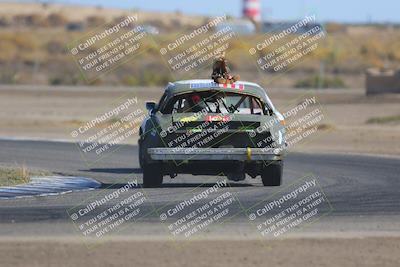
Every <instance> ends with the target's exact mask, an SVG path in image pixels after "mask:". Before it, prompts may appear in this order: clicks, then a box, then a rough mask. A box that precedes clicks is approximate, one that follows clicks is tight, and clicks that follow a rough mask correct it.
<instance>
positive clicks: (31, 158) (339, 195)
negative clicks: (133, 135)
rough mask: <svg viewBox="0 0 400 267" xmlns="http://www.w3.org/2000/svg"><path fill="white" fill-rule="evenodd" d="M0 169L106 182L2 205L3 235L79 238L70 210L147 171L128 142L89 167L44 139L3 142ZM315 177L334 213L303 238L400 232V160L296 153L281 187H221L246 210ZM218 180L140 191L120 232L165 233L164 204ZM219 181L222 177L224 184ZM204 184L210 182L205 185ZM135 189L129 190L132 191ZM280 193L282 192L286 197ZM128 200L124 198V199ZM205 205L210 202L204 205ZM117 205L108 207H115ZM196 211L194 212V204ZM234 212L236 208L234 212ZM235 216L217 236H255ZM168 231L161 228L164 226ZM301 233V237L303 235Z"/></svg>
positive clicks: (183, 179) (181, 180)
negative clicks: (137, 213) (133, 216)
mask: <svg viewBox="0 0 400 267" xmlns="http://www.w3.org/2000/svg"><path fill="white" fill-rule="evenodd" d="M0 163H1V164H15V163H18V164H25V165H26V166H28V167H30V168H38V169H47V170H50V171H53V172H55V173H59V174H64V175H79V176H86V177H90V178H94V179H96V180H98V181H100V182H102V183H104V186H103V189H101V190H96V191H89V192H76V193H70V194H66V195H60V196H50V197H36V198H25V199H14V200H1V201H0V235H1V236H7V235H8V236H18V235H21V236H26V235H77V234H78V233H77V231H76V229H74V227H73V224H72V221H71V219H70V218H69V216H68V214H67V212H66V211H67V210H68V209H70V208H72V207H75V206H77V205H82V203H87V202H88V201H87V199H88V198H90V197H92V196H93V195H94V194H97V193H99V194H104V195H105V194H107V193H110V192H113V191H115V190H116V189H118V188H119V187H121V186H123V185H125V184H126V182H127V181H132V180H134V179H137V180H138V182H139V184H140V183H141V177H142V173H141V170H140V168H139V166H138V158H137V147H136V146H133V145H122V146H121V147H120V148H119V149H118V150H117V151H115V152H114V153H112V154H110V155H108V156H107V157H104V158H102V159H101V160H100V161H98V162H96V163H95V164H93V165H90V166H89V165H88V164H87V163H86V162H85V161H84V160H83V159H82V157H81V155H80V152H79V150H78V148H77V146H76V145H75V144H73V143H62V142H43V141H7V140H2V141H0ZM310 174H312V175H313V176H314V177H316V178H317V181H318V183H319V185H320V186H321V188H322V190H323V192H324V193H325V195H326V198H327V199H328V200H329V202H330V204H331V207H332V209H329V210H328V207H327V206H326V208H323V209H322V210H320V212H321V214H325V215H326V216H324V217H322V218H321V219H320V220H319V221H318V222H317V223H313V224H312V225H310V226H308V227H306V228H305V229H303V230H301V231H303V232H305V233H322V232H330V233H337V232H342V231H344V232H371V233H372V232H389V233H398V232H399V230H400V223H399V221H400V220H399V218H400V205H399V203H400V193H399V192H400V191H399V189H400V159H396V158H387V157H374V156H358V155H340V154H308V153H291V154H289V155H288V156H287V158H286V161H285V168H284V184H283V186H282V187H274V188H266V187H263V186H262V184H261V181H260V179H251V178H247V179H246V180H245V181H242V182H238V183H233V182H232V183H230V187H228V188H223V189H221V190H224V191H229V192H232V193H234V194H235V196H236V197H237V199H239V200H240V202H241V204H242V205H243V206H245V207H251V206H252V205H254V204H256V203H258V202H259V201H260V200H263V199H266V198H268V197H269V196H272V195H273V194H274V193H277V192H278V191H282V190H283V191H282V192H285V190H286V189H285V188H286V187H287V186H289V185H290V184H291V183H293V182H296V181H298V179H299V178H301V177H304V176H307V175H310ZM217 179H218V178H217V177H204V176H191V175H178V177H176V178H175V179H172V180H171V179H170V178H169V177H166V178H164V186H163V187H162V188H159V189H141V188H137V189H133V190H141V191H142V192H144V193H145V195H146V196H147V201H146V202H145V204H144V205H143V206H142V212H143V214H145V216H144V217H142V218H141V219H140V220H138V221H137V222H135V223H131V224H130V227H127V228H124V229H128V230H126V231H125V230H124V231H119V232H118V233H115V234H132V235H146V234H149V233H151V234H165V233H166V232H168V231H166V229H165V224H162V223H161V222H160V220H159V214H160V212H162V210H160V208H161V207H164V206H165V205H168V203H171V202H174V203H175V202H176V201H179V200H185V199H186V198H187V197H186V196H187V194H188V193H189V192H190V191H192V190H199V187H200V190H201V188H207V187H210V186H213V185H214V183H215V182H216V181H217ZM220 179H221V177H219V180H220ZM204 183H206V184H204ZM132 192H133V191H132V190H130V191H129V192H128V193H125V194H126V196H129V194H132ZM282 192H280V193H279V194H283V193H282ZM126 196H125V197H126ZM198 204H199V205H201V204H204V202H200V203H198ZM111 205H112V202H110V203H109V206H111ZM193 208H194V207H193ZM233 209H234V208H233ZM233 212H234V213H235V214H236V216H235V217H233V218H232V219H230V220H229V221H228V222H227V223H226V224H225V225H224V227H221V228H219V229H218V230H213V231H214V232H213V231H211V230H210V231H209V232H210V233H211V234H224V233H227V234H230V233H231V231H234V233H235V234H240V233H241V232H243V233H253V232H254V233H255V232H256V231H255V228H254V227H253V226H252V225H250V223H249V220H248V218H247V215H246V214H245V212H242V211H241V209H240V208H237V210H233ZM160 226H162V227H160ZM301 231H300V232H301Z"/></svg>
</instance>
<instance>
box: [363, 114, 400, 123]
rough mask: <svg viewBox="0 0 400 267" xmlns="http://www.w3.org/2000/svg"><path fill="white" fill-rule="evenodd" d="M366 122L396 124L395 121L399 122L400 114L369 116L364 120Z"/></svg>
mask: <svg viewBox="0 0 400 267" xmlns="http://www.w3.org/2000/svg"><path fill="white" fill-rule="evenodd" d="M366 123H367V124H389V123H390V124H392V123H393V124H396V123H400V115H394V116H386V117H374V118H369V119H368V120H367V121H366Z"/></svg>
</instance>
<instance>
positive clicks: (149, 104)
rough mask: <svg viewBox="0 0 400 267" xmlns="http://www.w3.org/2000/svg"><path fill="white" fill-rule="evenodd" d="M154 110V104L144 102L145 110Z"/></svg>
mask: <svg viewBox="0 0 400 267" xmlns="http://www.w3.org/2000/svg"><path fill="white" fill-rule="evenodd" d="M155 108H156V103H155V102H146V109H147V110H148V111H149V112H151V111H152V110H153V109H155Z"/></svg>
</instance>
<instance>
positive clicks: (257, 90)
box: [165, 79, 266, 98]
mask: <svg viewBox="0 0 400 267" xmlns="http://www.w3.org/2000/svg"><path fill="white" fill-rule="evenodd" d="M207 89H213V90H219V91H225V92H236V93H243V94H251V95H256V96H258V97H261V98H265V96H266V92H265V90H264V89H263V88H261V87H260V86H259V85H258V84H256V83H252V82H246V81H238V82H235V83H233V84H218V83H216V82H214V81H213V80H210V79H196V80H183V81H176V82H173V83H170V84H169V85H168V86H167V88H166V89H165V90H166V92H168V93H171V94H180V93H185V92H193V91H204V90H207Z"/></svg>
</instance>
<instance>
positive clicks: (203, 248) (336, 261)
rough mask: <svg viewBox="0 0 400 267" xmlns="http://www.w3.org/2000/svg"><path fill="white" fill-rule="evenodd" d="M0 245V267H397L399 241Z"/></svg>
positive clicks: (29, 242)
mask: <svg viewBox="0 0 400 267" xmlns="http://www.w3.org/2000/svg"><path fill="white" fill-rule="evenodd" d="M92 245H93V247H87V246H86V243H82V242H81V241H80V240H77V239H64V240H63V239H57V240H46V239H42V240H40V239H31V240H29V239H27V240H25V241H22V240H0V258H1V259H2V260H1V261H2V264H1V265H2V266H4V267H5V266H13V267H16V266H32V267H34V266H127V265H129V266H174V267H175V266H230V267H232V266H266V265H268V266H343V267H346V266H400V256H399V254H398V252H399V249H400V238H391V237H370V238H352V239H348V238H328V239H310V238H307V239H284V240H269V241H267V242H261V241H257V240H240V241H239V240H198V241H165V240H153V241H138V240H128V239H120V240H118V239H110V240H107V241H105V242H103V243H93V244H92Z"/></svg>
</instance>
